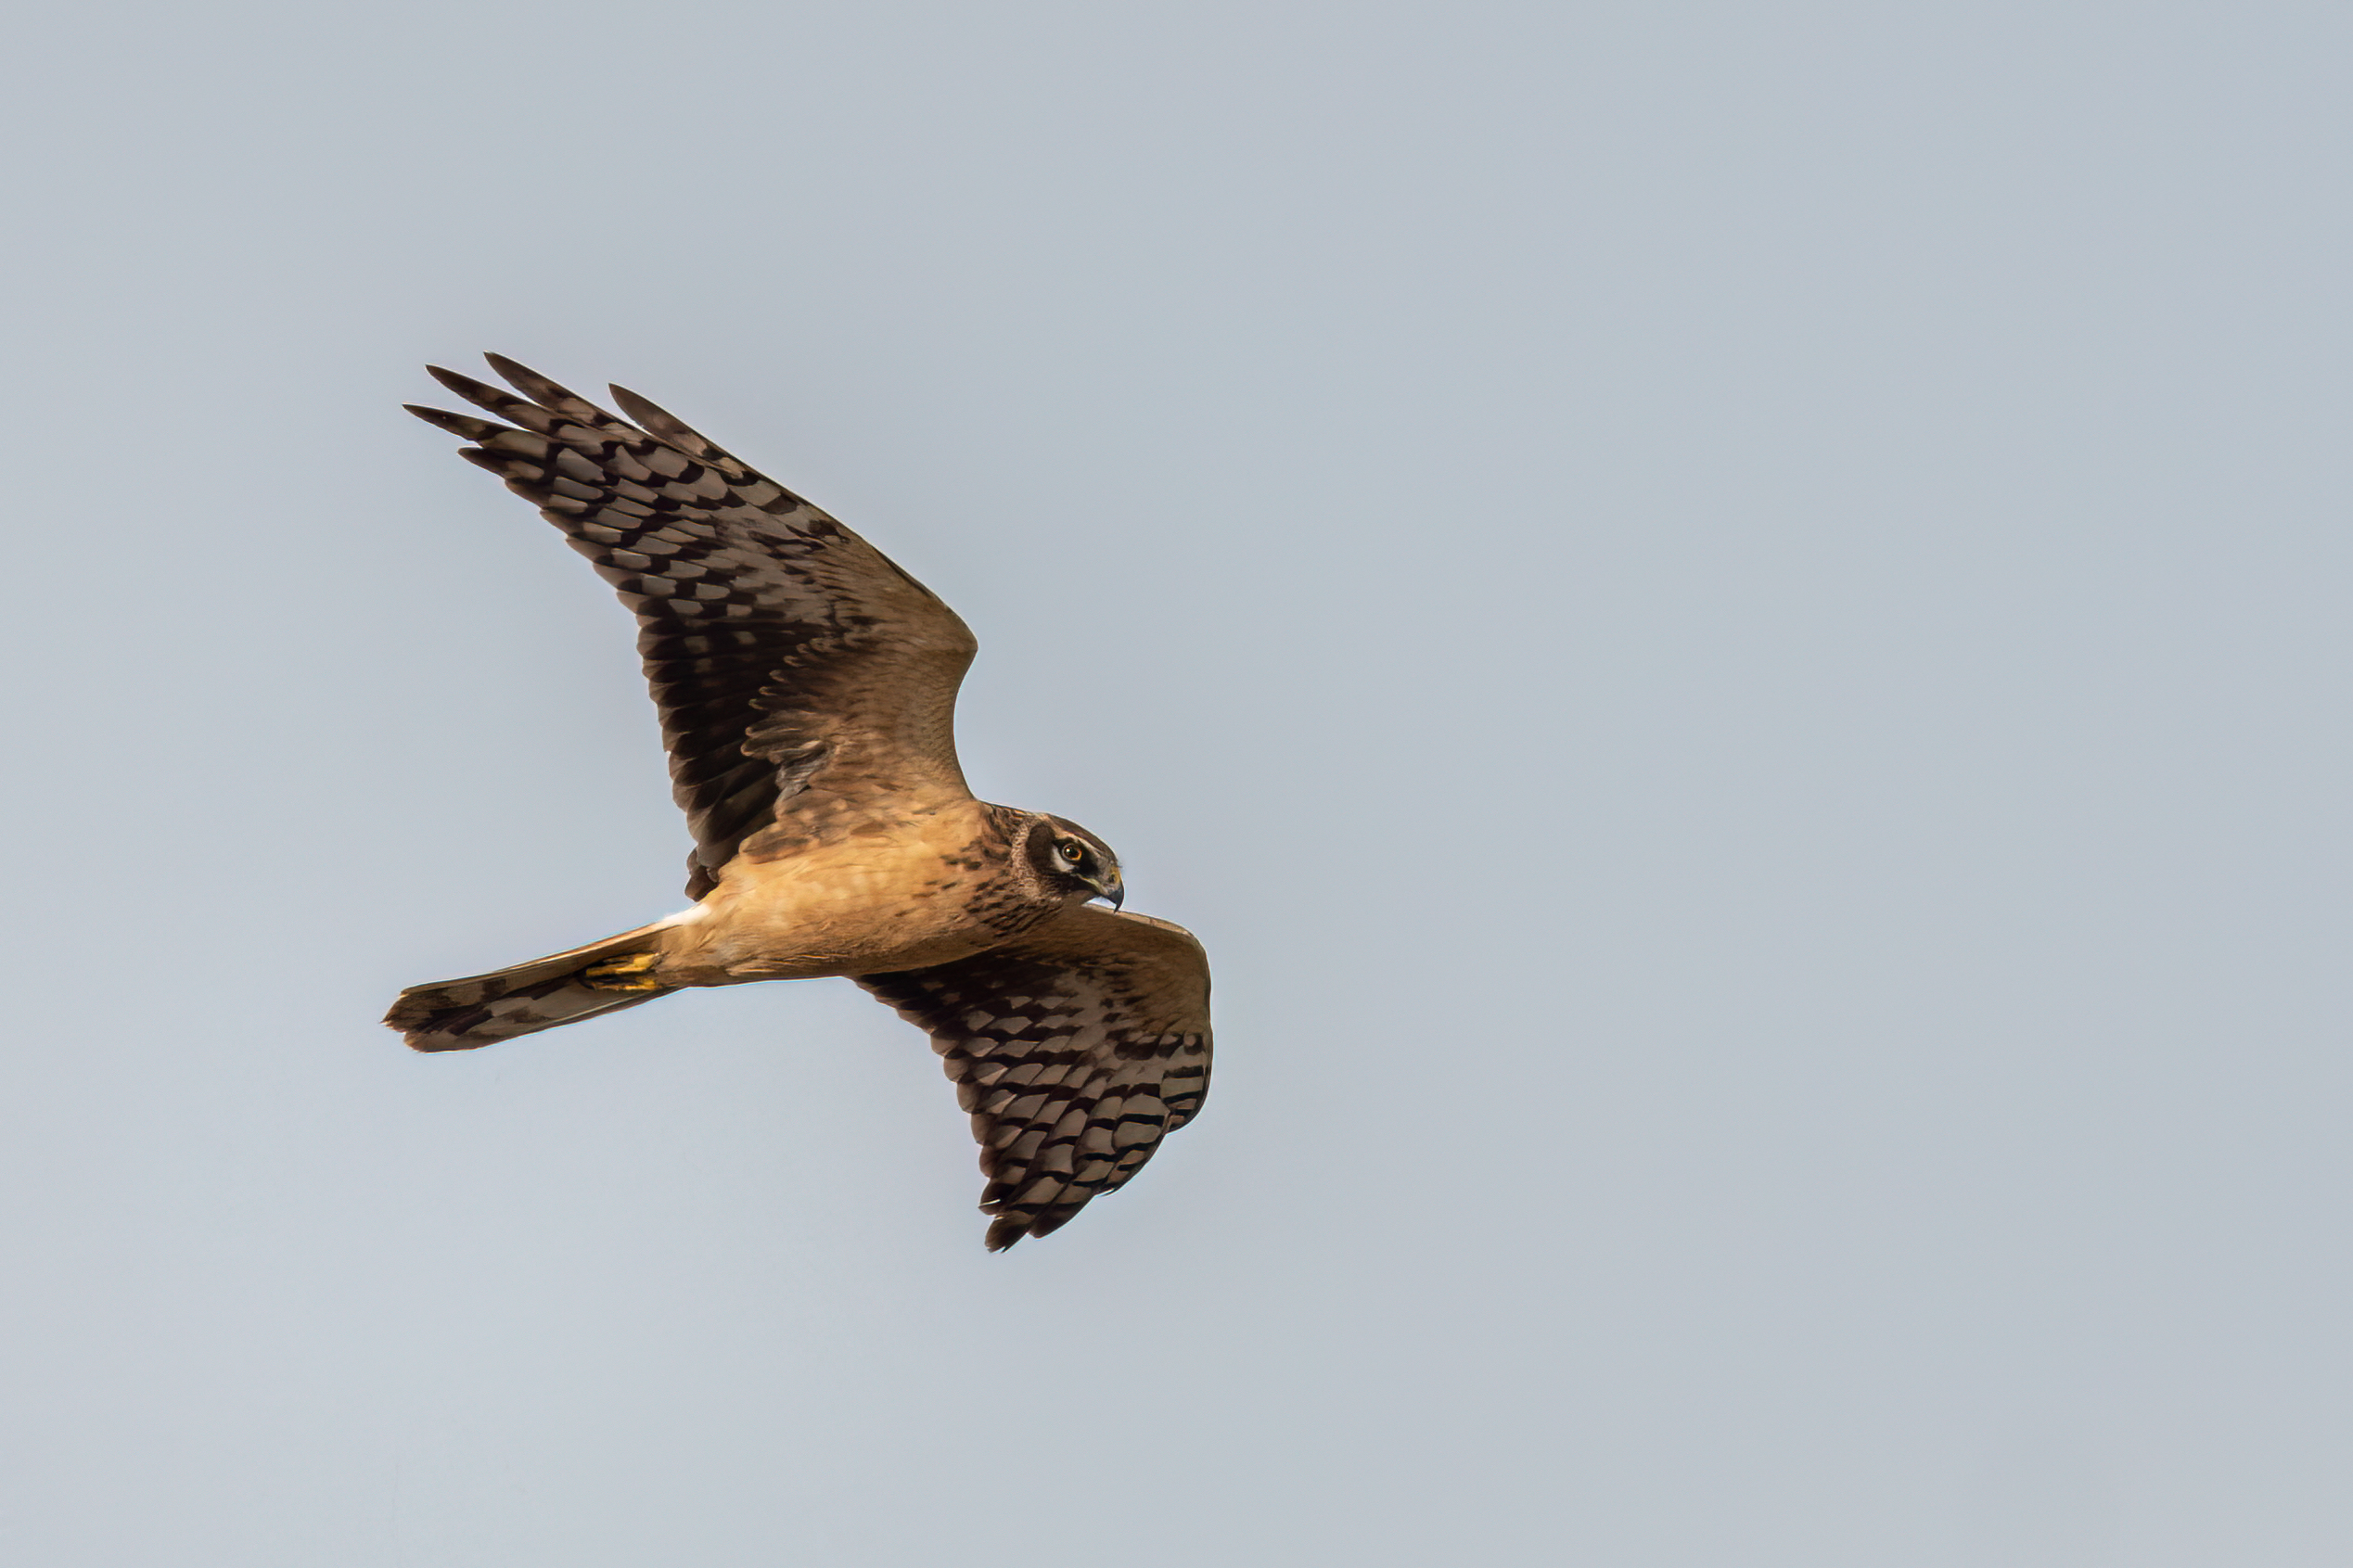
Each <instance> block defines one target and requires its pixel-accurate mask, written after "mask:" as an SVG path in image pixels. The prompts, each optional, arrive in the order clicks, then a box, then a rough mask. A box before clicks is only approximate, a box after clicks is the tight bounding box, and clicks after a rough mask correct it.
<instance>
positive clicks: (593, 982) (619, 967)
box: [580, 953, 670, 991]
mask: <svg viewBox="0 0 2353 1568" xmlns="http://www.w3.org/2000/svg"><path fill="white" fill-rule="evenodd" d="M659 962H661V954H659V953H631V954H630V955H629V956H628V957H627V958H608V959H607V960H606V961H605V962H602V963H592V964H590V965H589V966H588V967H587V968H585V969H583V970H582V971H581V972H580V977H581V978H582V979H583V980H585V981H587V982H588V984H589V986H590V987H591V988H594V989H595V990H600V991H666V990H668V989H670V988H669V987H668V986H665V985H663V984H662V983H661V982H660V981H659V980H657V979H654V978H652V977H651V976H650V975H647V974H646V971H647V970H648V969H651V968H652V967H653V966H654V965H655V964H657V963H659Z"/></svg>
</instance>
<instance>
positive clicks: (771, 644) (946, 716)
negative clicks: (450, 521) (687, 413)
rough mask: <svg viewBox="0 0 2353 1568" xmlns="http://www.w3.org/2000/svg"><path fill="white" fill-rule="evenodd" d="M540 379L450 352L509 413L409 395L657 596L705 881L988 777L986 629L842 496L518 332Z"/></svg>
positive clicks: (665, 697)
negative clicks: (931, 585) (544, 356)
mask: <svg viewBox="0 0 2353 1568" xmlns="http://www.w3.org/2000/svg"><path fill="white" fill-rule="evenodd" d="M488 358H489V360H490V363H491V367H492V369H494V370H496V371H497V372H498V373H499V374H500V375H501V376H505V378H506V379H507V380H508V381H509V382H511V383H513V384H514V386H515V387H516V389H518V390H519V391H520V392H522V393H523V394H524V395H523V396H522V397H516V396H514V395H513V394H512V393H509V392H505V391H503V390H501V389H498V388H496V387H492V386H489V385H487V384H485V383H483V382H480V381H476V380H474V379H473V378H471V377H470V376H459V375H457V374H455V373H454V372H452V371H447V370H440V369H436V370H434V371H433V375H434V376H435V377H436V378H437V379H438V380H440V382H441V385H443V386H445V387H447V388H448V389H450V390H452V391H454V392H455V393H456V394H457V395H458V396H460V397H462V398H464V399H466V400H467V402H471V403H474V404H476V405H477V406H479V407H480V408H483V409H486V410H488V411H489V412H490V413H492V414H497V415H498V416H499V418H500V419H503V420H505V421H506V423H505V424H503V425H502V424H499V423H497V422H495V421H492V420H488V419H480V418H476V417H475V416H474V415H472V414H451V413H447V412H445V411H443V410H441V409H435V408H418V407H416V406H415V405H413V404H412V405H411V406H410V408H409V412H410V413H411V414H416V416H417V417H418V418H420V419H424V420H428V421H429V422H431V423H432V424H435V425H438V426H440V427H441V428H442V429H444V430H448V431H451V432H452V433H454V434H455V435H459V436H462V437H464V438H465V439H466V440H469V441H472V442H474V443H475V444H474V445H472V446H469V447H467V448H464V449H462V450H461V452H460V453H459V455H460V456H462V457H465V458H467V459H469V460H470V461H472V462H474V463H478V464H480V465H481V466H483V467H485V468H488V469H489V470H490V471H491V472H492V473H493V474H496V475H497V476H498V477H499V478H503V479H505V481H506V488H507V489H509V490H511V491H514V492H515V493H516V494H518V495H520V496H522V497H523V498H524V499H526V500H528V501H530V502H531V503H532V504H534V505H536V506H538V507H539V509H540V515H541V516H544V517H545V518H546V519H547V520H548V521H549V522H551V523H554V524H555V525H556V527H557V528H559V529H562V530H563V531H564V535H565V537H566V538H567V539H568V540H569V541H570V542H571V546H572V548H573V549H575V550H577V551H579V552H580V553H581V554H582V555H585V556H587V557H588V558H589V560H590V561H592V562H593V563H595V567H596V570H597V571H598V573H599V574H601V575H602V576H603V577H604V579H605V580H606V581H607V582H609V583H611V584H612V585H613V587H614V588H615V589H617V590H619V591H620V597H621V602H622V603H623V604H625V605H627V606H629V607H630V608H631V609H632V610H633V611H635V612H636V615H637V624H638V634H637V649H638V652H639V654H640V655H642V656H643V657H644V658H645V661H646V682H647V683H648V684H649V685H651V686H652V688H653V693H654V703H655V706H656V707H658V708H659V709H660V710H661V720H662V737H663V740H664V742H665V744H666V745H667V746H669V748H670V773H671V793H672V794H673V795H674V796H675V797H677V800H678V804H679V808H680V809H682V810H684V812H685V813H686V822H687V826H688V828H689V829H690V830H691V831H692V832H693V834H694V835H695V849H694V853H693V854H692V855H691V856H689V857H688V860H687V880H686V891H687V893H688V895H689V896H690V897H693V898H697V899H699V898H701V897H702V896H703V895H704V894H705V893H707V892H709V891H710V889H711V887H712V886H714V885H715V884H716V883H717V881H718V873H719V868H720V867H722V866H723V865H724V864H726V863H727V861H728V860H732V859H734V858H735V855H736V853H737V852H738V851H739V850H741V849H744V848H746V847H747V843H748V847H749V848H750V850H751V852H753V853H755V854H758V853H765V852H771V851H782V850H785V849H787V848H790V847H791V846H792V845H793V844H795V843H797V842H800V841H804V840H806V839H808V838H810V837H812V836H814V835H817V834H819V833H821V832H824V831H825V830H826V829H828V828H833V829H836V830H839V829H841V828H845V827H848V826H850V825H853V824H854V823H855V822H858V821H861V820H865V819H868V818H871V817H873V816H876V815H880V814H884V813H886V812H887V813H889V814H892V815H899V814H903V812H904V811H905V810H906V809H908V808H910V807H918V808H919V807H920V806H922V805H923V804H925V803H926V801H927V799H940V798H943V797H944V798H958V799H961V798H968V797H969V793H970V792H969V791H967V790H966V789H965V782H964V773H963V771H962V770H961V769H960V768H958V767H957V765H956V750H955V738H954V729H953V725H954V718H955V703H956V688H957V686H958V685H959V684H961V683H962V682H963V680H964V672H965V667H966V666H967V665H969V664H970V663H971V662H972V655H973V650H974V646H975V644H974V643H973V638H972V633H971V631H968V630H966V628H965V624H964V622H963V621H962V620H960V619H958V618H957V617H956V613H955V612H954V611H953V610H952V609H950V608H949V607H948V606H946V605H943V604H941V603H940V600H939V598H938V597H937V596H936V595H934V594H933V593H931V591H930V590H929V589H927V588H926V587H924V586H923V584H921V583H919V582H917V581H916V580H914V578H912V577H909V576H908V575H907V574H906V573H905V572H903V571H902V570H901V569H900V568H899V567H897V566H896V565H895V564H894V563H892V562H891V561H890V559H889V557H887V556H885V555H883V554H882V553H881V552H880V551H878V550H876V549H875V547H874V546H873V545H871V544H868V543H867V542H865V541H864V540H863V539H860V538H859V537H858V536H857V535H856V534H854V533H851V532H850V530H849V529H846V528H843V527H842V526H841V525H840V524H839V523H838V522H836V521H835V520H834V519H833V518H831V517H829V516H826V515H825V513H823V512H821V511H819V510H818V509H817V508H816V507H814V506H812V505H811V504H809V503H808V502H806V501H803V500H802V499H801V498H800V497H799V496H797V495H795V494H793V493H792V492H791V491H787V490H786V489H785V488H784V487H783V486H782V485H779V484H777V483H776V482H775V481H774V480H773V479H769V478H764V477H762V476H761V474H759V473H757V472H756V471H754V470H753V469H752V468H750V467H748V466H747V465H745V464H744V463H742V462H741V461H739V460H738V459H736V458H735V457H733V456H731V455H729V454H728V453H725V452H723V451H721V450H720V449H719V448H718V447H717V446H714V445H713V444H711V443H710V441H708V440H704V439H703V438H702V437H701V436H699V435H697V434H696V433H695V432H694V431H693V430H690V429H688V428H687V427H685V426H684V425H683V424H681V423H679V422H678V420H676V419H675V418H673V417H671V415H670V414H665V413H664V412H662V410H660V409H659V408H657V407H655V406H654V405H653V404H652V403H649V402H646V400H645V399H643V398H641V397H638V396H637V395H636V394H635V393H633V392H628V391H624V390H623V389H620V388H619V387H616V388H614V389H613V396H614V397H615V398H616V399H617V400H619V402H620V406H621V408H622V409H623V410H624V411H626V412H627V413H628V414H629V415H630V417H631V418H633V419H634V420H636V421H637V423H636V424H634V425H632V424H630V423H628V421H626V420H623V419H620V418H618V417H616V416H615V415H613V414H607V412H605V410H603V409H601V408H599V407H597V406H596V405H595V403H592V402H588V401H586V400H585V399H583V398H581V397H578V396H576V395H575V394H573V393H571V392H569V391H567V390H565V389H563V388H561V387H559V386H557V385H556V383H555V382H553V381H550V380H548V379H547V378H546V377H545V376H539V375H536V374H534V373H533V372H531V371H530V370H527V369H525V368H524V367H523V366H521V365H519V364H517V363H515V362H514V361H512V360H509V359H505V358H502V357H501V356H499V355H497V354H492V355H489V356H488Z"/></svg>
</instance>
